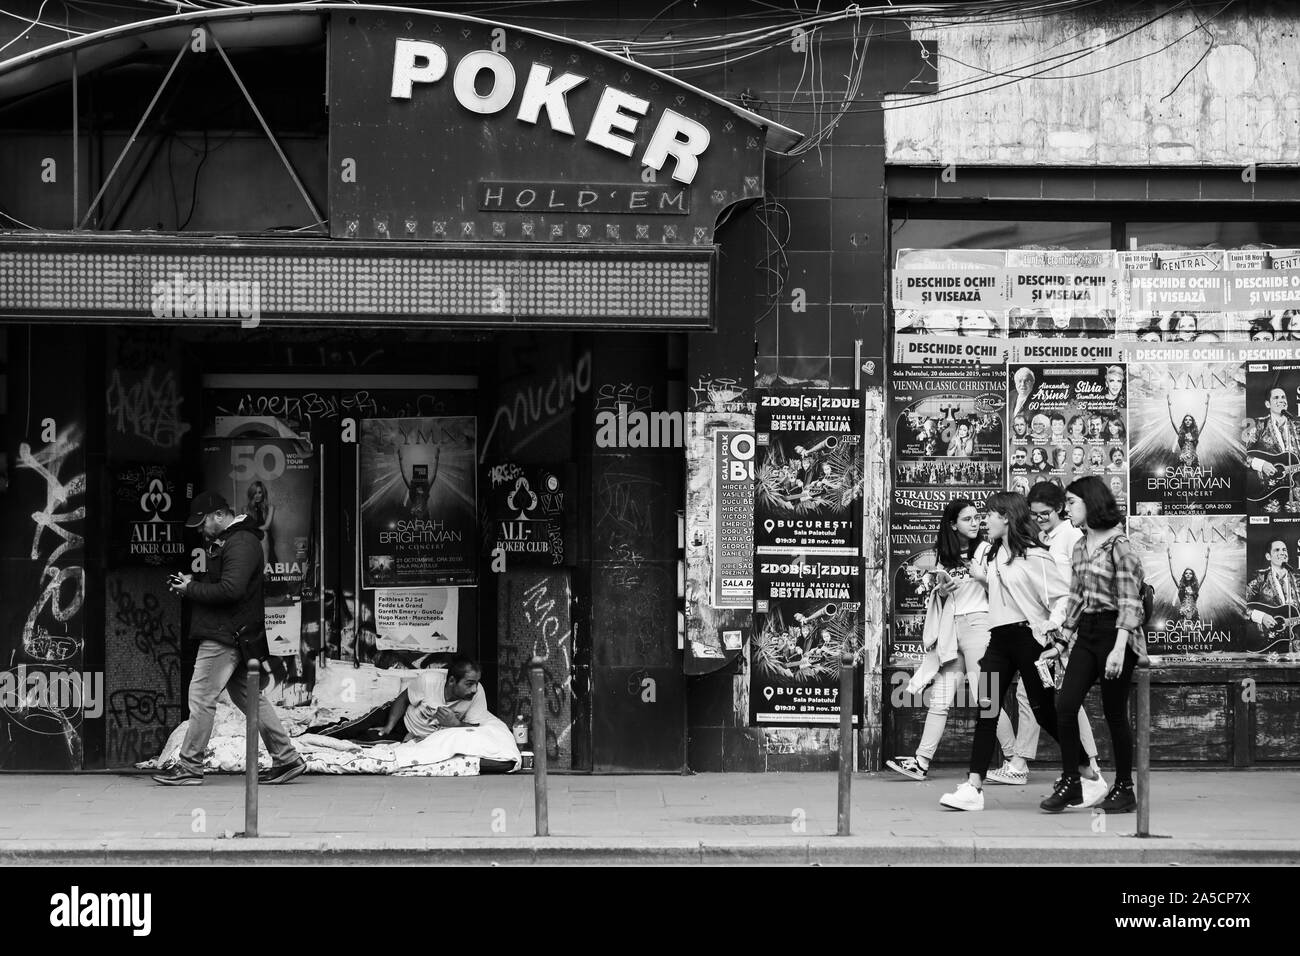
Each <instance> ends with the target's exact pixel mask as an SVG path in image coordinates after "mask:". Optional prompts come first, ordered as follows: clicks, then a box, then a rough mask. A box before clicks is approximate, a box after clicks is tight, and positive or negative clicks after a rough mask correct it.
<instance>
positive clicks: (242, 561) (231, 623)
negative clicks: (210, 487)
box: [188, 515, 265, 646]
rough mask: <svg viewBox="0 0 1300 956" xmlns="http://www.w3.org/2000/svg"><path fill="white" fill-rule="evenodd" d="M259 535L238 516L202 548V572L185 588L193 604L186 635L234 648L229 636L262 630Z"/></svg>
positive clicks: (262, 559) (254, 526)
mask: <svg viewBox="0 0 1300 956" xmlns="http://www.w3.org/2000/svg"><path fill="white" fill-rule="evenodd" d="M264 560H265V558H264V556H263V554H262V531H261V529H260V528H258V527H257V525H256V524H254V523H253V519H252V518H250V517H248V516H247V515H243V516H241V517H239V518H237V519H236V520H235V521H232V522H231V523H230V525H229V527H227V528H226V530H225V531H223V532H221V534H219V535H217V538H216V540H215V541H214V542H213V543H212V545H211V546H210V547H209V548H208V569H207V572H206V573H205V574H204V575H203V579H202V580H199V578H198V577H197V576H196V577H195V578H194V580H193V581H191V582H190V586H189V590H188V593H189V598H190V600H191V601H193V602H194V612H193V616H192V617H191V618H190V634H191V635H192V636H194V637H196V638H199V639H201V640H211V641H217V642H219V643H221V644H228V645H230V646H234V645H235V643H236V641H235V632H236V631H238V630H239V629H240V628H241V627H243V626H244V625H246V624H249V625H252V626H253V628H254V630H253V631H252V633H258V632H260V631H261V630H262V629H263V627H264V626H265V616H264V614H265V612H264V609H263V605H262V571H263V561H264Z"/></svg>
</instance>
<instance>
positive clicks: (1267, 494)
mask: <svg viewBox="0 0 1300 956" xmlns="http://www.w3.org/2000/svg"><path fill="white" fill-rule="evenodd" d="M1278 377H1279V376H1278V374H1277V371H1274V373H1273V375H1272V378H1273V379H1274V382H1275V384H1274V385H1273V386H1272V387H1270V388H1269V389H1268V393H1267V394H1268V398H1267V400H1266V403H1265V408H1266V409H1267V412H1268V413H1267V414H1266V415H1262V416H1260V417H1259V418H1257V419H1255V428H1254V432H1253V440H1252V441H1251V442H1250V444H1249V445H1248V446H1247V448H1246V467H1247V468H1248V469H1249V470H1250V482H1249V486H1248V487H1247V489H1246V510H1247V513H1249V514H1277V513H1279V512H1284V511H1285V512H1291V513H1296V512H1300V487H1298V486H1300V481H1297V478H1296V475H1297V474H1300V424H1298V423H1297V421H1296V419H1295V418H1294V417H1292V416H1291V414H1290V412H1289V405H1290V401H1289V399H1288V398H1287V390H1286V388H1285V387H1284V386H1283V384H1282V383H1281V382H1277V381H1276V380H1277V378H1278ZM1252 384H1253V383H1252Z"/></svg>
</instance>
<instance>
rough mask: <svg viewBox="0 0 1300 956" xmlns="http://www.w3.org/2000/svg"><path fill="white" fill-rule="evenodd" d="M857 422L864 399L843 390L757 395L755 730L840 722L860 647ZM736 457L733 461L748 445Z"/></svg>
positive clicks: (860, 423)
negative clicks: (845, 668)
mask: <svg viewBox="0 0 1300 956" xmlns="http://www.w3.org/2000/svg"><path fill="white" fill-rule="evenodd" d="M864 427H865V422H864V420H863V404H862V396H861V394H858V393H855V392H853V391H851V390H848V389H817V390H797V389H768V390H759V392H758V395H757V402H756V412H755V419H754V480H753V488H754V506H753V519H752V520H753V541H754V556H753V568H754V574H753V600H754V630H753V637H752V639H751V641H750V687H749V699H750V715H749V716H750V723H751V724H757V725H767V726H819V725H826V724H834V723H836V722H838V720H839V700H838V693H839V691H838V688H839V671H840V655H841V653H842V652H843V651H844V650H845V649H848V650H851V651H853V652H854V653H855V654H857V653H858V652H859V651H860V650H861V648H862V646H863V641H862V638H863V627H864V616H863V599H864V587H865V586H864V583H863V579H862V503H861V502H862V490H863V477H864V461H863V434H864ZM732 451H733V452H734V453H735V456H736V458H737V459H738V462H737V463H741V461H739V459H740V458H741V455H742V453H743V451H744V449H740V448H736V447H735V445H734V444H733V446H732ZM854 686H855V688H857V690H856V699H855V700H854V701H853V707H854V720H855V721H856V720H858V719H859V715H860V714H861V712H862V699H861V694H862V682H861V680H856V681H854Z"/></svg>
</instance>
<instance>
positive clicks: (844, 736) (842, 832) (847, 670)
mask: <svg viewBox="0 0 1300 956" xmlns="http://www.w3.org/2000/svg"><path fill="white" fill-rule="evenodd" d="M855 660H856V659H855V658H854V656H853V652H852V651H849V650H846V651H844V653H843V654H841V655H840V812H839V828H838V829H837V831H836V833H837V834H838V835H839V836H848V835H849V804H850V801H851V796H852V788H853V674H854V671H855V667H854V663H855Z"/></svg>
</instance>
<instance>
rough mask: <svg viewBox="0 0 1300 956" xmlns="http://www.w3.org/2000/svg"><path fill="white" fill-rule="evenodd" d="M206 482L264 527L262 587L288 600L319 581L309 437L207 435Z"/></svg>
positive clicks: (273, 598)
mask: <svg viewBox="0 0 1300 956" xmlns="http://www.w3.org/2000/svg"><path fill="white" fill-rule="evenodd" d="M201 455H202V462H203V478H204V485H203V487H204V488H206V489H207V490H209V491H216V492H218V493H220V494H221V495H224V496H225V498H226V500H227V501H229V502H230V506H231V508H232V510H233V511H234V512H235V514H237V515H239V514H245V515H248V516H249V518H251V519H252V521H253V524H254V525H256V526H257V528H258V529H260V531H261V532H262V538H261V543H262V553H263V556H264V557H265V560H266V568H265V572H266V573H265V577H264V579H263V584H262V593H263V594H264V595H265V596H266V599H267V604H268V606H269V605H271V604H279V605H285V604H288V603H292V599H293V598H295V597H299V596H301V595H302V594H303V590H304V588H306V589H307V590H308V591H310V590H311V589H313V588H314V587H315V585H316V570H315V565H316V552H315V545H314V540H313V531H314V528H315V524H316V522H315V517H316V503H317V498H316V490H317V489H316V485H317V469H316V454H315V449H314V448H313V446H312V443H311V442H310V441H308V440H307V439H305V438H262V437H255V436H247V437H242V438H205V439H203V447H202V452H201Z"/></svg>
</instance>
